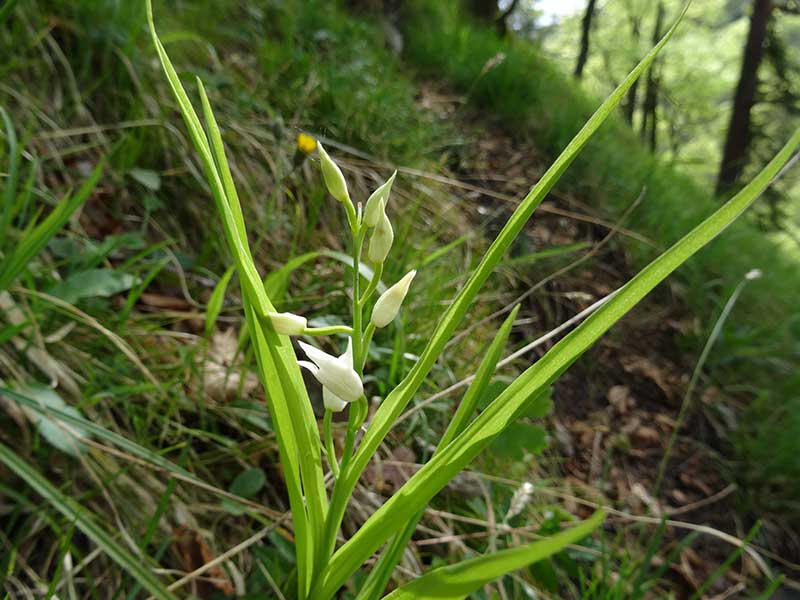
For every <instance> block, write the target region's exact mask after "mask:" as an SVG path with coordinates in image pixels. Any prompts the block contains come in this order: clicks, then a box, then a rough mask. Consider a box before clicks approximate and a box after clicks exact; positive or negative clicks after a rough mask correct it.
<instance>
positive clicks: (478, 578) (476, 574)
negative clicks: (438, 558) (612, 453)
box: [384, 511, 605, 600]
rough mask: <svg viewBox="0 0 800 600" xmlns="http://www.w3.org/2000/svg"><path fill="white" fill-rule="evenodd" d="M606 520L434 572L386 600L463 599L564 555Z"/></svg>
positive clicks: (599, 518) (600, 516) (599, 515)
mask: <svg viewBox="0 0 800 600" xmlns="http://www.w3.org/2000/svg"><path fill="white" fill-rule="evenodd" d="M604 518H605V514H603V512H602V511H597V512H596V513H595V514H593V515H592V516H591V517H590V518H589V519H587V520H586V521H584V522H583V523H581V524H580V525H576V526H575V527H573V528H572V529H568V530H566V531H562V532H560V533H557V534H556V535H554V536H551V537H549V538H547V539H544V540H541V541H538V542H533V543H532V544H528V545H526V546H520V547H519V548H511V549H509V550H501V551H500V552H495V553H493V554H487V555H485V556H479V557H477V558H472V559H470V560H465V561H463V562H460V563H458V564H455V565H449V566H446V567H439V568H437V569H433V570H432V571H429V572H428V573H425V575H423V576H422V577H418V578H417V579H415V580H414V581H412V582H410V583H407V584H406V585H403V586H400V587H399V588H397V589H396V590H394V591H393V592H392V593H391V594H389V595H388V596H384V598H385V600H462V599H463V598H466V597H467V596H468V595H469V594H471V593H472V592H474V591H476V590H478V589H480V588H481V587H482V586H484V585H486V584H487V583H489V582H491V581H494V580H495V579H497V578H498V577H502V576H503V575H505V574H506V573H510V572H511V571H516V570H517V569H521V568H522V567H525V566H527V565H530V564H532V563H535V562H537V561H540V560H543V559H545V558H548V557H550V556H553V555H554V554H557V553H559V552H561V551H562V550H563V549H564V548H566V547H567V546H569V545H570V544H574V543H575V542H578V541H580V540H581V539H583V538H584V537H586V536H587V535H589V534H590V533H591V532H592V531H594V529H595V528H596V527H597V526H598V525H600V524H601V523H602V522H603V519H604Z"/></svg>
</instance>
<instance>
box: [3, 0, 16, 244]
mask: <svg viewBox="0 0 800 600" xmlns="http://www.w3.org/2000/svg"><path fill="white" fill-rule="evenodd" d="M12 4H13V2H11V4H9V6H11V5H12ZM1 12H2V11H0V13H1ZM2 22H3V19H2V16H0V23H2ZM0 117H2V119H3V125H4V127H5V129H6V139H7V140H8V175H7V176H6V181H5V186H4V188H3V196H2V203H3V205H2V206H1V207H0V211H2V212H1V213H0V240H5V239H6V233H7V231H8V226H9V225H10V224H11V218H12V216H13V214H14V204H15V202H14V200H15V199H16V195H17V185H18V181H19V158H20V152H19V149H18V148H17V133H16V131H15V130H14V124H13V123H12V122H11V118H10V117H9V116H8V113H7V112H6V110H5V109H4V108H3V107H2V106H0Z"/></svg>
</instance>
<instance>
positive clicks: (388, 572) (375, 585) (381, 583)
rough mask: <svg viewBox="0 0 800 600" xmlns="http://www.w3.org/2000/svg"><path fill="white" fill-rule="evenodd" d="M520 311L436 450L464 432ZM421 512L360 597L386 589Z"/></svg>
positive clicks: (392, 544) (371, 598) (373, 599)
mask: <svg viewBox="0 0 800 600" xmlns="http://www.w3.org/2000/svg"><path fill="white" fill-rule="evenodd" d="M517 313H519V305H517V306H515V307H514V309H513V310H512V311H511V313H510V314H509V315H508V317H506V320H505V321H504V322H503V324H502V325H501V326H500V329H499V330H498V331H497V335H496V336H495V338H494V339H493V340H492V342H491V343H490V344H489V348H488V349H487V350H486V353H485V354H484V355H483V358H482V359H481V363H480V365H479V366H478V370H477V371H476V373H475V379H473V380H472V383H470V385H469V388H468V389H467V391H466V393H465V394H464V397H463V398H462V399H461V402H459V403H458V408H457V409H456V413H455V415H453V418H452V419H451V421H450V424H449V425H448V426H447V429H446V430H445V432H444V435H443V436H442V439H441V440H440V441H439V444H438V446H437V452H438V450H439V449H440V448H444V447H445V446H447V444H449V443H450V442H451V441H452V440H453V438H455V437H456V436H457V435H458V434H459V433H461V432H462V431H463V430H464V428H465V427H466V426H467V424H468V423H469V420H470V419H471V418H472V416H473V415H474V414H475V409H476V408H477V406H478V400H479V399H480V397H481V396H482V395H483V392H485V391H486V388H487V387H488V386H489V383H490V382H491V380H492V376H493V375H494V371H495V369H496V368H497V363H498V361H499V360H500V356H501V354H502V353H503V348H504V347H505V345H506V342H507V341H508V336H509V335H510V334H511V328H512V327H513V325H514V320H515V319H516V318H517ZM422 515H423V512H419V513H417V515H416V516H415V517H414V518H413V519H411V520H410V521H408V523H406V525H405V526H404V527H403V529H401V530H399V531H398V532H397V533H396V534H395V536H394V537H393V538H392V539H391V540H390V541H389V543H388V544H387V545H386V548H384V550H383V553H382V554H381V557H380V559H379V560H378V562H377V563H375V566H373V567H372V569H371V570H370V572H369V575H368V576H367V579H366V581H365V582H364V584H363V585H362V586H361V590H360V591H359V594H358V598H357V600H377V599H378V598H380V595H381V593H382V592H383V590H384V589H385V588H386V584H387V583H388V582H389V578H390V577H391V576H392V571H394V568H395V566H397V563H399V562H400V559H401V558H402V556H403V552H404V551H405V549H406V546H408V542H409V540H411V536H412V535H414V532H415V531H416V529H417V524H418V523H419V521H420V519H421V518H422Z"/></svg>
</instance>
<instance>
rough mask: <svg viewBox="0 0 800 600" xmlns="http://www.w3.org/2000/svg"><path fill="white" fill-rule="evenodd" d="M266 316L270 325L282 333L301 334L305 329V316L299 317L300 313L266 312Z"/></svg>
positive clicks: (306, 322) (306, 323)
mask: <svg viewBox="0 0 800 600" xmlns="http://www.w3.org/2000/svg"><path fill="white" fill-rule="evenodd" d="M268 316H269V320H270V321H271V322H272V326H273V327H274V328H275V331H277V332H278V333H282V334H283V335H301V334H302V333H303V332H304V331H305V330H306V326H307V325H308V321H307V320H306V318H305V317H301V316H300V315H296V314H294V313H289V312H283V313H274V312H271V313H268Z"/></svg>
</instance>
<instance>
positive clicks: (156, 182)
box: [128, 168, 161, 192]
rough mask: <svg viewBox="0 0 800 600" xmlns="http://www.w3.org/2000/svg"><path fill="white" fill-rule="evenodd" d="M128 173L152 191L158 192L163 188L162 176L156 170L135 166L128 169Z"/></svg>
mask: <svg viewBox="0 0 800 600" xmlns="http://www.w3.org/2000/svg"><path fill="white" fill-rule="evenodd" d="M128 175H130V176H131V178H132V179H134V180H135V181H138V182H139V183H141V184H142V185H143V186H144V187H146V188H147V189H148V190H150V191H151V192H157V191H158V190H160V189H161V176H160V175H159V174H158V173H157V172H156V171H153V170H151V169H139V168H134V169H131V170H130V171H128Z"/></svg>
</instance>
